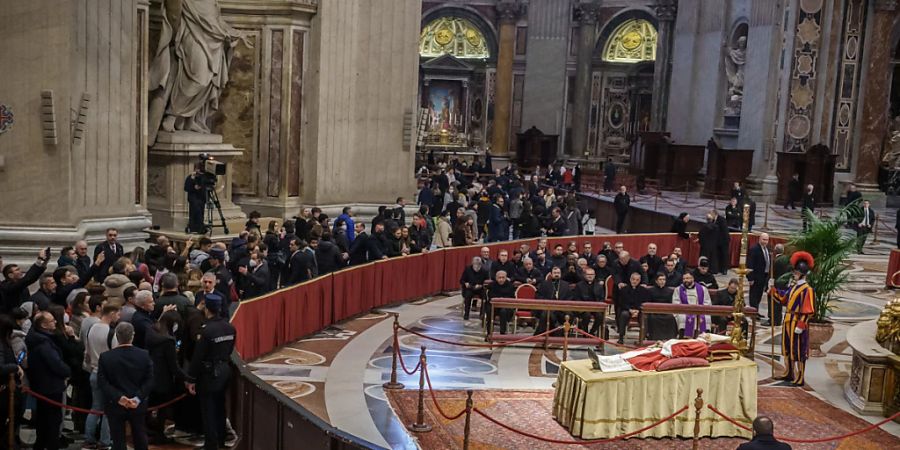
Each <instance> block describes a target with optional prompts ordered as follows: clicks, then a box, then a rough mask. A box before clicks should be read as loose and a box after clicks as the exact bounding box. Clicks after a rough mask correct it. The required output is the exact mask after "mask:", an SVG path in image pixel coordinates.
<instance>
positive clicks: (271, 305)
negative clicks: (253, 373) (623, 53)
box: [231, 233, 900, 361]
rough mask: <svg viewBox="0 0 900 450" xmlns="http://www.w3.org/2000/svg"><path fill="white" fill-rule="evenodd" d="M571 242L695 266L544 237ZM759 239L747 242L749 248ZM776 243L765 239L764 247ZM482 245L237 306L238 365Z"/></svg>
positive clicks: (396, 262) (668, 245) (630, 243)
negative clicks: (239, 361) (766, 243)
mask: <svg viewBox="0 0 900 450" xmlns="http://www.w3.org/2000/svg"><path fill="white" fill-rule="evenodd" d="M573 240H574V241H575V242H576V244H577V245H578V250H579V251H581V249H582V246H583V245H584V243H585V242H588V241H589V242H591V244H592V245H593V247H594V250H595V252H596V251H599V250H600V249H601V248H602V244H603V243H604V242H606V241H609V242H610V243H611V244H613V245H614V244H615V243H616V242H619V241H621V242H622V243H623V244H624V245H625V249H626V250H628V251H630V252H631V254H632V256H633V257H635V258H640V257H641V256H642V255H645V254H646V253H647V245H648V244H650V243H651V242H652V243H655V244H656V245H657V247H658V249H659V254H660V255H665V254H667V253H669V252H671V251H672V249H673V248H674V247H681V249H682V254H683V256H684V257H685V259H686V260H687V261H688V264H689V265H696V262H697V258H698V257H699V246H698V245H697V243H695V242H687V241H686V240H683V239H680V238H678V237H677V236H675V235H673V234H669V233H662V234H630V235H610V236H575V237H564V238H550V239H549V240H548V245H549V246H550V248H551V251H552V247H553V246H554V245H555V244H556V243H557V242H558V243H561V244H563V245H564V246H566V245H568V243H569V242H570V241H573ZM537 241H538V240H537V239H523V240H519V241H510V242H500V243H493V244H488V245H487V247H488V248H490V249H491V258H492V259H496V258H497V254H498V253H499V251H500V250H501V249H505V250H507V251H509V252H510V256H512V251H513V250H515V249H517V248H519V246H520V245H522V244H523V243H527V244H528V245H529V246H530V248H531V249H534V248H536V246H537ZM757 241H758V237H756V236H751V237H750V245H754V244H755V243H756V242H757ZM778 242H783V240H781V239H774V238H773V239H772V242H771V243H770V245H774V244H776V243H778ZM482 247H483V245H473V246H469V247H455V248H448V249H441V250H436V251H433V252H430V253H427V254H420V255H410V256H405V257H400V258H393V259H388V260H384V261H378V262H375V263H369V264H365V265H362V266H356V267H350V268H347V269H344V270H341V271H339V272H335V273H333V274H330V275H327V276H323V277H320V278H317V279H315V280H312V281H308V282H306V283H303V284H300V285H297V286H293V287H290V288H286V289H282V290H279V291H276V292H273V293H270V294H268V295H266V296H264V297H260V298H257V299H253V300H249V301H245V302H242V303H241V305H240V307H239V308H238V310H237V311H236V312H235V314H234V316H233V317H232V319H231V323H232V324H233V325H234V327H235V328H236V329H237V342H236V345H235V346H236V349H237V351H238V353H239V354H240V355H241V358H243V359H244V361H251V360H253V359H256V358H258V357H259V356H261V355H264V354H266V353H269V352H271V351H273V350H275V349H276V348H278V347H280V346H282V345H284V344H287V343H289V342H292V341H295V340H297V339H299V338H301V337H303V336H307V335H309V334H312V333H314V332H316V331H318V330H321V329H323V328H325V327H326V326H328V325H330V324H333V323H337V322H340V321H342V320H345V319H347V318H349V317H353V316H355V315H357V314H362V313H364V312H367V311H369V310H371V309H372V308H376V307H379V306H384V305H388V304H392V303H398V302H403V301H409V300H413V299H416V298H420V297H424V296H428V295H434V294H437V293H439V292H441V291H455V290H458V289H459V277H460V274H461V273H462V271H463V270H464V269H465V267H466V266H467V265H468V264H469V263H471V261H472V257H473V256H479V255H480V252H481V248H482ZM739 250H740V234H738V233H734V234H732V236H731V265H732V266H736V265H737V264H738V259H739V257H740V255H739ZM889 267H890V268H889V270H888V274H889V275H890V274H893V273H894V272H896V271H897V270H900V251H897V250H895V251H893V252H892V253H891V262H890V266H889Z"/></svg>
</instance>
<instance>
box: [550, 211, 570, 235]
mask: <svg viewBox="0 0 900 450" xmlns="http://www.w3.org/2000/svg"><path fill="white" fill-rule="evenodd" d="M569 234H570V230H569V224H568V222H566V220H565V219H563V216H562V211H561V210H560V209H559V207H554V208H553V209H552V210H550V224H549V225H548V226H547V236H568V235H569Z"/></svg>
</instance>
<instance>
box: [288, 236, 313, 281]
mask: <svg viewBox="0 0 900 450" xmlns="http://www.w3.org/2000/svg"><path fill="white" fill-rule="evenodd" d="M307 248H309V245H307V243H306V241H302V240H300V239H298V238H294V239H292V240H291V247H290V249H291V250H290V251H291V253H290V257H289V258H288V263H287V265H286V266H285V269H286V270H285V274H284V276H283V277H282V279H283V281H282V286H292V285H295V284H299V283H302V282H304V281H307V280H311V279H312V278H313V266H314V261H313V258H314V257H313V256H311V255H310V254H309V253H308V252H306V251H304V250H305V249H307Z"/></svg>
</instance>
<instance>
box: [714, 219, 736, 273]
mask: <svg viewBox="0 0 900 450" xmlns="http://www.w3.org/2000/svg"><path fill="white" fill-rule="evenodd" d="M713 217H714V220H715V224H716V228H717V230H718V236H719V242H718V246H717V249H718V254H719V261H718V262H719V271H718V272H715V271H713V273H721V274H722V275H725V274H727V273H728V267H729V265H730V262H731V258H730V253H731V234H730V232H729V231H728V224H727V223H725V218H724V217H722V216H720V215H719V213H718V212H716V211H713ZM710 269H711V268H710Z"/></svg>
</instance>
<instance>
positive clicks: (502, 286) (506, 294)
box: [484, 270, 516, 334]
mask: <svg viewBox="0 0 900 450" xmlns="http://www.w3.org/2000/svg"><path fill="white" fill-rule="evenodd" d="M488 290H489V291H490V295H489V298H515V297H516V288H515V286H513V283H512V281H510V279H509V275H508V274H507V273H506V271H505V270H498V271H497V273H496V274H495V275H494V283H493V284H491V286H490V287H489V288H488ZM487 305H490V301H488V303H487ZM484 309H485V310H486V311H487V314H491V308H490V307H489V306H486V307H485V308H484ZM495 312H496V314H497V315H499V316H500V334H506V328H507V325H508V324H509V320H510V319H512V317H513V310H512V309H509V308H499V309H497V310H496V311H495ZM489 320H490V321H493V320H494V318H493V317H490V318H489ZM491 325H492V323H491V322H488V326H489V327H490V326H491Z"/></svg>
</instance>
